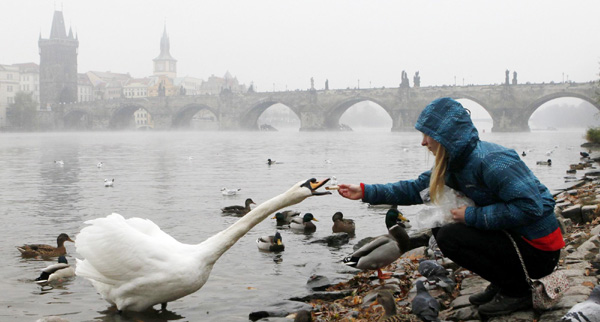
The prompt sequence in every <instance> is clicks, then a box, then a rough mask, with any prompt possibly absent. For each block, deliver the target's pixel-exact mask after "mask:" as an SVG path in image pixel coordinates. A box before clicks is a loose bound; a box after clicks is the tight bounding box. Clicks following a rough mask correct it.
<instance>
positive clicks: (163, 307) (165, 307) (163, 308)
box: [160, 302, 167, 311]
mask: <svg viewBox="0 0 600 322" xmlns="http://www.w3.org/2000/svg"><path fill="white" fill-rule="evenodd" d="M160 309H161V310H163V311H165V310H166V309H167V302H165V303H160Z"/></svg>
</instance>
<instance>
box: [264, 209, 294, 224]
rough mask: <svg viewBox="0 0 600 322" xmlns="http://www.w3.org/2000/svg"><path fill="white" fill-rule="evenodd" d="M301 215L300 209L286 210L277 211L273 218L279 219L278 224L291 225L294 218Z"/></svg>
mask: <svg viewBox="0 0 600 322" xmlns="http://www.w3.org/2000/svg"><path fill="white" fill-rule="evenodd" d="M298 216H300V212H299V211H294V210H285V211H281V212H277V213H275V216H273V218H271V219H276V220H277V226H285V225H289V224H290V223H291V222H292V218H294V217H298Z"/></svg>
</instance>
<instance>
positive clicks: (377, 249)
mask: <svg viewBox="0 0 600 322" xmlns="http://www.w3.org/2000/svg"><path fill="white" fill-rule="evenodd" d="M385 217H386V218H385V225H386V227H387V228H388V233H387V234H385V235H381V236H378V237H376V238H375V239H373V240H372V241H370V242H369V243H368V244H366V245H364V246H362V247H360V248H359V249H358V250H356V251H355V252H354V253H352V254H351V255H350V256H348V257H346V258H344V260H343V262H344V263H345V264H346V265H348V266H350V267H354V268H359V269H363V270H369V269H374V270H377V277H379V279H388V278H390V277H391V276H392V274H391V273H385V274H384V273H383V272H382V271H381V268H382V267H385V266H387V265H389V264H391V263H393V262H394V261H395V260H396V259H398V257H400V256H401V255H402V254H403V253H404V252H405V251H407V250H408V249H409V247H410V238H409V236H408V234H407V233H406V231H405V230H404V226H403V225H402V223H398V222H397V221H398V220H399V219H401V218H403V216H402V215H401V214H400V212H399V211H398V210H397V209H394V208H392V209H390V210H388V212H387V214H386V216H385Z"/></svg>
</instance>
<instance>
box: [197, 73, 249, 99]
mask: <svg viewBox="0 0 600 322" xmlns="http://www.w3.org/2000/svg"><path fill="white" fill-rule="evenodd" d="M222 91H229V92H232V93H244V92H246V85H243V84H242V85H240V83H239V82H238V80H237V78H236V77H233V76H231V74H230V73H229V72H226V73H225V75H224V76H223V77H217V76H215V75H211V76H210V77H209V78H208V80H207V81H205V82H204V83H202V86H201V87H200V94H220V93H221V92H222Z"/></svg>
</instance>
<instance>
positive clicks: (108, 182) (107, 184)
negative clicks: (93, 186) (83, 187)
mask: <svg viewBox="0 0 600 322" xmlns="http://www.w3.org/2000/svg"><path fill="white" fill-rule="evenodd" d="M114 184H115V179H111V180H108V179H104V186H105V187H112V186H113V185H114Z"/></svg>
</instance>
